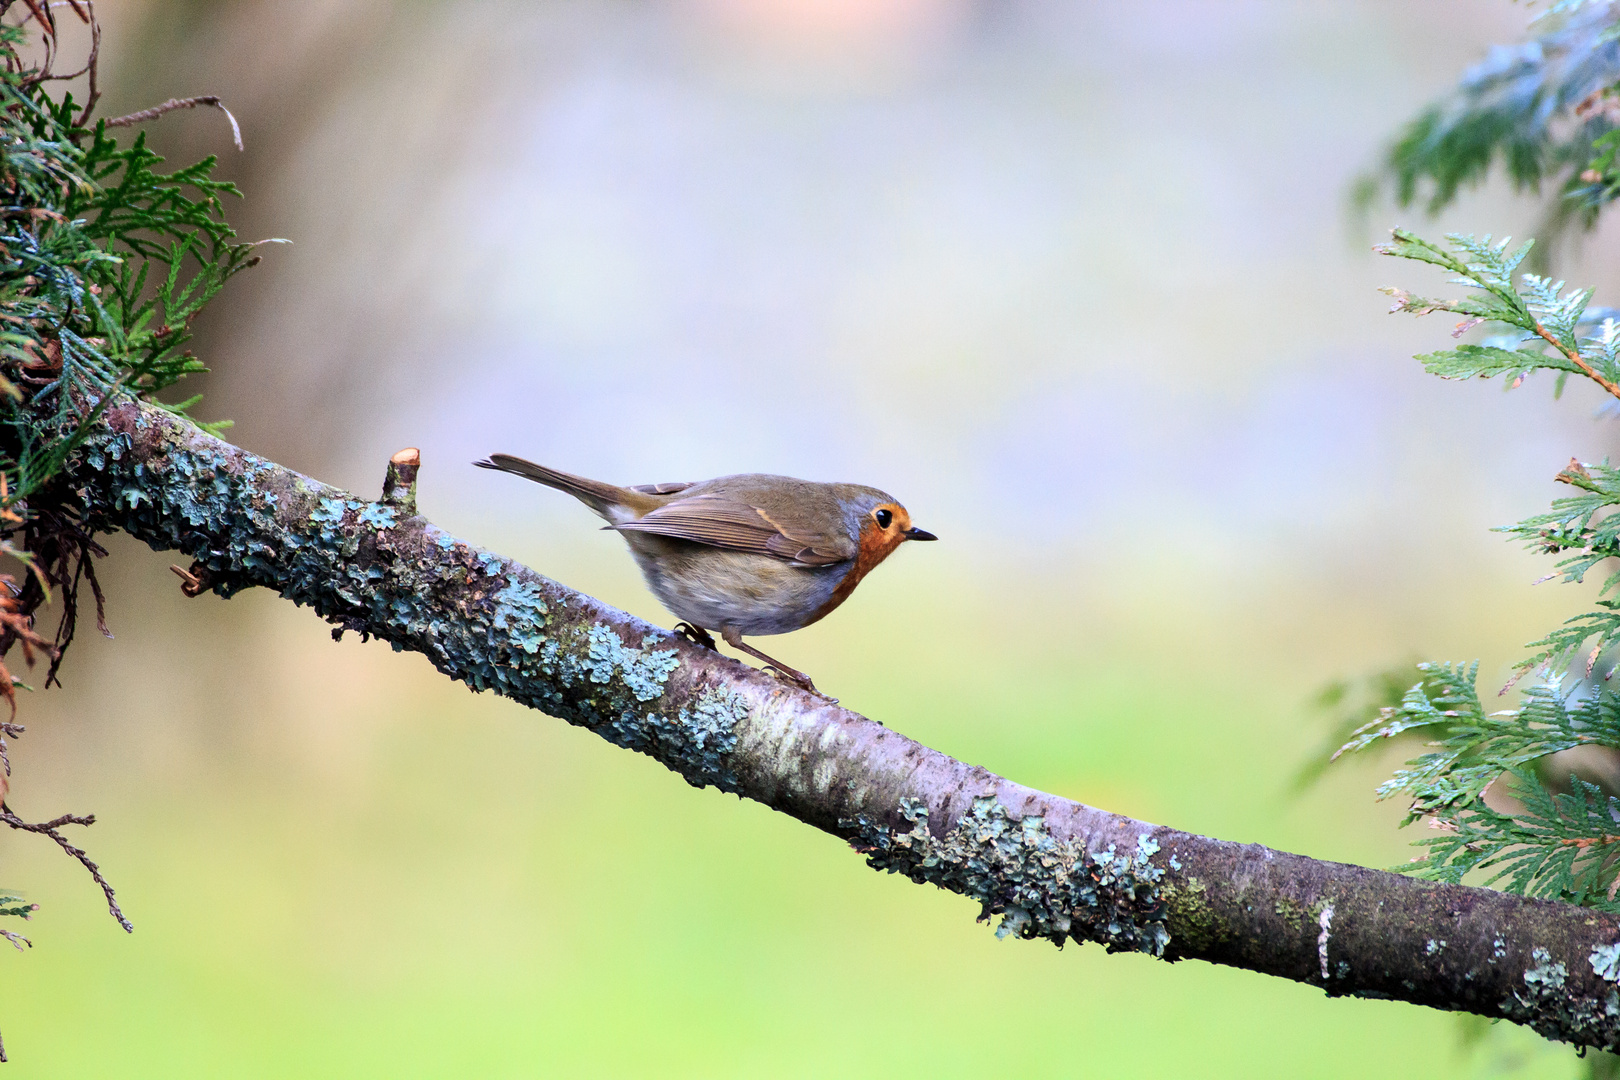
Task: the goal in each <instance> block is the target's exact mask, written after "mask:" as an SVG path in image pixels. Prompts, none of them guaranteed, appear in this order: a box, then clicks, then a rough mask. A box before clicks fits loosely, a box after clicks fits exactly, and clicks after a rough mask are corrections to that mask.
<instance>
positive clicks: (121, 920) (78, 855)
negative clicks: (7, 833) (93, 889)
mask: <svg viewBox="0 0 1620 1080" xmlns="http://www.w3.org/2000/svg"><path fill="white" fill-rule="evenodd" d="M0 821H3V822H5V823H6V824H7V825H9V826H11V827H12V828H13V829H17V830H18V831H20V832H31V833H38V834H40V835H41V836H48V837H50V838H51V839H52V840H55V841H56V843H57V845H58V846H59V847H60V848H61V849H62V850H63V851H65V852H67V853H68V854H69V855H71V856H73V857H74V858H75V859H77V860H79V864H80V865H81V866H83V867H84V868H85V869H86V870H88V871H90V876H91V877H92V878H94V879H95V881H96V884H97V885H100V886H101V891H102V893H104V894H105V895H106V897H107V910H108V911H110V912H112V917H113V918H115V919H117V920H118V925H119V926H122V927H123V928H124V929H125V930H126V931H128V932H129V933H132V934H133V933H134V932H135V924H134V923H131V922H130V921H129V919H128V918H126V917H125V916H124V912H123V909H122V908H120V907H119V906H118V897H117V895H116V894H115V893H114V892H113V887H112V886H111V885H110V884H108V883H107V879H106V878H104V877H102V876H101V867H99V866H97V865H96V864H95V863H94V862H92V861H91V859H90V856H89V855H86V854H85V853H84V849H83V848H79V847H75V846H74V845H73V842H72V841H70V840H69V839H68V838H67V837H65V836H63V835H62V833H61V828H62V826H64V825H86V826H88V825H94V824H95V823H96V815H94V814H86V815H84V816H83V817H80V816H79V815H77V814H63V815H62V816H61V817H58V818H52V819H51V820H50V821H38V822H34V821H24V820H23V819H22V818H20V817H18V816H17V814H16V812H15V811H13V810H12V809H11V807H9V806H7V805H5V804H4V803H0Z"/></svg>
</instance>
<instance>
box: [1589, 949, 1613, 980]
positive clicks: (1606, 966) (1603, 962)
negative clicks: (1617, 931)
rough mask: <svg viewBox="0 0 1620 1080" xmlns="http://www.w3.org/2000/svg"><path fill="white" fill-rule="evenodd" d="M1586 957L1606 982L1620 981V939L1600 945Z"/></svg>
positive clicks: (1598, 975)
mask: <svg viewBox="0 0 1620 1080" xmlns="http://www.w3.org/2000/svg"><path fill="white" fill-rule="evenodd" d="M1586 959H1587V962H1588V963H1590V964H1591V965H1592V970H1593V971H1595V972H1596V973H1597V977H1598V978H1600V979H1602V980H1604V981H1605V982H1620V941H1616V942H1614V943H1613V944H1610V945H1599V946H1598V947H1597V948H1595V949H1593V950H1592V955H1591V956H1589V957H1587V958H1586Z"/></svg>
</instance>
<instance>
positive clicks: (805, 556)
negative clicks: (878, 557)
mask: <svg viewBox="0 0 1620 1080" xmlns="http://www.w3.org/2000/svg"><path fill="white" fill-rule="evenodd" d="M616 528H617V529H618V530H619V531H620V532H643V533H653V534H654V535H657V536H669V537H673V538H675V539H677V540H689V541H691V542H693V543H695V544H708V545H709V546H711V547H717V548H724V549H726V550H728V551H746V552H751V553H753V554H756V555H769V556H772V557H773V558H777V559H781V560H783V561H784V562H791V563H796V564H798V565H800V566H830V565H831V564H833V563H838V562H843V561H845V560H846V559H851V558H853V557H854V555H855V552H854V550H853V548H854V545H853V544H851V543H849V542H848V541H847V540H846V541H845V542H844V543H843V544H840V543H838V542H837V541H836V539H831V540H830V539H828V538H824V537H809V536H793V535H789V534H788V533H787V532H786V531H785V530H783V529H781V528H780V527H779V526H778V525H777V524H776V523H775V522H773V521H771V519H770V518H768V517H766V516H765V514H764V512H763V511H761V510H760V509H759V508H757V507H755V506H752V505H750V504H748V503H746V502H742V501H740V500H737V499H734V498H730V497H727V496H725V495H719V494H715V495H693V496H690V497H688V498H685V499H676V500H674V501H673V502H670V503H666V504H665V505H663V506H660V507H659V508H658V509H656V510H654V511H652V512H651V513H648V514H644V515H642V516H641V517H639V518H637V519H636V520H634V521H626V522H623V523H621V524H619V525H618V526H616Z"/></svg>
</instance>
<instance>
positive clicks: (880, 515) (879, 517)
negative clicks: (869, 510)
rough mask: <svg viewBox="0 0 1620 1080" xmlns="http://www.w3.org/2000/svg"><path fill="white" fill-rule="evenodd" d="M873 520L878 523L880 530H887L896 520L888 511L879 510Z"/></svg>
mask: <svg viewBox="0 0 1620 1080" xmlns="http://www.w3.org/2000/svg"><path fill="white" fill-rule="evenodd" d="M872 520H873V521H875V522H877V523H878V528H880V529H887V528H888V527H889V522H891V521H893V520H894V515H893V514H892V513H890V512H889V511H887V510H879V511H877V512H875V513H874V514H873V515H872Z"/></svg>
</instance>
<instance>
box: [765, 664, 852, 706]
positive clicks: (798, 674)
mask: <svg viewBox="0 0 1620 1080" xmlns="http://www.w3.org/2000/svg"><path fill="white" fill-rule="evenodd" d="M765 670H766V671H768V672H770V673H771V674H772V675H774V676H776V677H777V678H778V679H781V680H782V681H783V682H790V683H792V684H793V685H794V686H797V687H798V688H799V689H800V690H803V691H804V692H805V693H807V694H814V695H815V696H816V697H818V698H820V699H821V700H823V701H825V702H827V703H829V704H832V705H836V704H838V699H837V698H835V697H831V696H829V695H827V694H824V693H822V692H821V691H820V690H817V689H816V684H815V683H813V682H811V681H810V676H808V675H806V674H805V673H804V672H802V671H795V670H794V669H793V668H790V667H783V666H780V665H778V664H766V665H765Z"/></svg>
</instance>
